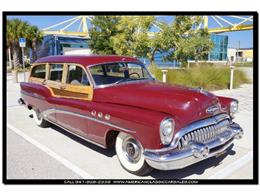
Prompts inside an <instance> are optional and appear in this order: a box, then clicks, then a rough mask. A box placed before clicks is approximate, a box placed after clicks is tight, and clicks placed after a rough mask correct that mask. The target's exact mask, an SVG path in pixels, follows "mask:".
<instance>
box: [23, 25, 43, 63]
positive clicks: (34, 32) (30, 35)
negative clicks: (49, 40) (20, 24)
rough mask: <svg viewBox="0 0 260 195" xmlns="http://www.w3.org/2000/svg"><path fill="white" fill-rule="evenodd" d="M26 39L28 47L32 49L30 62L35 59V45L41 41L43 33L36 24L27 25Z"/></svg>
mask: <svg viewBox="0 0 260 195" xmlns="http://www.w3.org/2000/svg"><path fill="white" fill-rule="evenodd" d="M26 34H27V35H26V38H27V39H28V47H30V48H31V49H32V58H31V62H34V61H35V60H37V47H38V46H39V44H41V42H42V38H43V34H42V32H41V31H40V30H39V28H38V27H37V26H29V27H28V29H27V32H26Z"/></svg>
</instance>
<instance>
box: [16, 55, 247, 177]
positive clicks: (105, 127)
mask: <svg viewBox="0 0 260 195" xmlns="http://www.w3.org/2000/svg"><path fill="white" fill-rule="evenodd" d="M71 64H72V65H71ZM73 64H75V65H76V66H77V67H76V68H75V67H74V65H73ZM111 64H116V65H115V66H114V65H113V67H110V68H109V67H106V66H105V65H109V66H111ZM118 64H126V65H122V67H121V65H120V67H119V69H120V70H116V68H118V67H117V66H119V65H118ZM132 64H133V65H132ZM136 64H137V65H140V67H138V66H137V65H136ZM39 65H42V66H43V65H44V68H42V69H41V71H42V70H43V72H44V71H45V74H44V76H39V77H41V78H34V75H33V74H35V75H36V76H37V74H38V75H41V72H40V71H38V73H35V72H36V70H35V71H34V67H36V66H39ZM99 65H103V66H102V67H101V66H100V70H99V69H97V70H93V71H92V72H91V68H92V67H95V66H96V67H97V66H99ZM45 66H46V67H45ZM130 66H133V67H134V69H133V70H135V71H139V72H138V73H137V72H133V73H131V74H130V75H131V76H128V78H127V79H129V78H130V79H129V80H131V81H129V82H128V81H126V82H120V80H117V81H116V82H114V83H112V84H111V83H109V84H106V85H103V84H99V85H97V82H96V81H97V80H95V78H94V77H97V78H102V79H103V78H105V76H106V77H107V78H108V77H109V79H107V78H106V79H105V80H106V81H107V80H109V82H110V80H113V79H115V78H118V77H117V75H119V74H121V73H122V72H123V73H122V74H124V75H129V69H130V68H129V67H130ZM79 68H82V70H83V72H84V74H85V73H86V78H87V80H88V82H89V83H88V86H86V91H88V94H85V95H86V96H84V92H85V91H84V90H85V88H83V86H79V87H78V86H76V87H74V86H73V84H72V83H73V82H74V81H72V82H71V83H70V84H68V85H67V83H68V82H67V80H68V78H69V76H70V75H69V74H71V75H72V73H73V74H74V73H75V71H76V70H78V69H79ZM102 68H103V71H105V72H104V73H102V75H101V73H100V72H101V71H102ZM121 68H123V70H122V69H121ZM140 70H142V71H143V72H142V75H145V74H144V71H145V70H146V69H145V66H144V65H142V63H141V62H140V61H139V60H137V59H136V58H131V57H126V56H51V57H46V58H42V59H39V60H38V61H37V62H36V63H35V65H34V66H33V68H32V71H34V72H31V76H30V78H29V82H24V83H21V96H22V97H21V99H20V100H19V101H20V103H21V104H25V105H26V106H27V107H28V108H29V109H32V110H34V111H35V110H37V113H36V115H34V116H36V117H37V116H38V117H42V119H43V120H44V121H48V122H50V123H53V124H56V125H58V126H60V127H62V128H64V129H65V130H68V131H70V132H71V133H73V134H75V135H77V136H79V137H81V138H83V139H86V140H88V141H90V142H93V143H95V144H97V145H99V146H102V147H104V148H107V147H110V146H113V145H114V144H115V142H116V139H117V136H118V135H119V134H120V133H121V132H122V133H124V134H127V135H129V136H131V137H132V138H133V139H134V140H136V142H138V144H137V145H140V148H141V149H142V151H141V150H140V151H141V152H139V153H140V154H139V153H138V155H139V157H138V158H139V159H140V158H141V156H142V155H143V156H144V159H145V160H144V162H145V163H148V164H149V165H150V166H151V167H154V168H156V169H163V170H168V169H177V168H183V167H186V166H188V165H190V164H193V163H195V162H198V161H200V160H203V159H206V158H208V157H211V156H214V155H217V154H218V153H221V152H223V151H224V150H226V148H227V147H228V146H230V144H231V143H232V140H233V138H240V137H241V136H242V133H243V131H242V129H241V128H240V127H239V125H238V124H236V123H234V122H232V117H233V114H234V113H232V112H235V111H233V109H237V108H236V106H237V100H234V99H231V98H226V97H219V96H215V95H213V94H212V93H209V92H206V91H204V90H202V89H201V88H196V89H194V88H188V87H183V86H177V85H176V86H173V85H169V84H165V83H162V82H159V81H156V80H154V79H153V78H152V77H151V76H150V75H146V76H147V77H144V78H140V75H141V73H140V72H141V71H140ZM55 71H56V72H58V71H61V72H59V74H61V76H60V81H59V82H57V81H54V80H51V77H52V75H51V74H54V72H55ZM66 71H67V73H65V72H66ZM69 71H71V73H68V72H69ZM80 71H81V70H80ZM126 71H128V72H127V74H125V73H126ZM93 72H94V73H93ZM81 73H82V72H81ZM81 73H80V74H78V72H77V74H78V75H80V77H81V78H82V79H81V82H82V83H83V80H84V79H83V76H82V74H83V73H82V74H81ZM55 74H56V73H55ZM64 74H65V76H64ZM109 74H115V75H116V76H114V77H110V76H108V75H109ZM147 74H149V73H147ZM57 75H58V74H57ZM57 75H54V77H55V79H56V77H58V76H57ZM133 75H137V76H136V77H134V78H132V76H133ZM43 77H44V78H43ZM65 77H66V78H65ZM66 79H67V80H66ZM102 79H101V80H102ZM49 80H50V81H49ZM103 80H104V79H103ZM82 85H83V84H82ZM84 87H85V86H84ZM66 90H67V91H66ZM82 90H83V92H82ZM76 93H80V95H75V94H76ZM81 93H82V94H81ZM84 97H87V98H84ZM234 104H235V107H234V108H233V107H232V106H233V105H234ZM37 114H38V115H37ZM169 118H170V119H171V120H173V121H174V122H173V123H168V124H167V125H173V126H171V127H170V128H173V130H172V131H173V132H170V133H172V135H171V136H172V137H171V139H170V142H169V143H166V144H165V143H163V141H162V139H164V138H162V137H161V136H162V135H161V133H162V130H161V129H160V128H161V126H160V125H162V121H164V120H165V119H169ZM212 121H213V122H212ZM223 121H225V124H224V122H223ZM220 122H223V124H222V126H221V127H219V128H218V127H217V125H218V124H219V123H220ZM167 125H166V126H167ZM212 125H213V126H214V128H215V129H212V128H211V126H212ZM194 126H195V128H194ZM166 128H167V127H165V129H166ZM168 130H169V131H170V129H168ZM196 131H197V132H196ZM229 131H230V132H229ZM165 132H166V131H165ZM225 132H229V133H226V135H224V134H225ZM163 133H164V132H163ZM163 136H164V135H163ZM169 136H170V135H169ZM185 136H186V137H185ZM167 138H168V137H166V139H167ZM221 139H222V141H221ZM216 140H217V141H219V142H218V143H215V145H214V144H213V145H214V147H213V145H212V146H211V145H210V144H209V145H207V143H211V142H212V143H213V141H215V142H217V141H216ZM185 142H187V143H186V145H185V144H184V143H185ZM128 145H129V143H128ZM128 145H127V146H126V154H127V155H128V156H129V155H130V154H131V153H130V152H131V151H132V155H137V154H136V153H135V154H134V153H133V150H131V151H130V149H133V148H134V147H130V145H129V148H128ZM132 145H133V146H135V145H134V144H132ZM220 146H223V147H221V148H218V150H217V151H214V152H213V149H214V148H216V147H220ZM134 149H135V150H137V148H134ZM211 150H212V151H211ZM129 151H130V152H129ZM180 151H185V152H186V153H187V152H188V151H189V155H188V154H187V155H186V156H185V155H184V157H181V158H180V159H185V163H183V161H180V162H179V161H178V160H176V154H177V153H178V154H179V153H180ZM176 152H177V153H176ZM167 155H168V156H169V159H167V158H168V157H167ZM174 155H175V156H174ZM179 155H180V154H179ZM191 156H192V157H191ZM166 157H167V158H166ZM191 158H192V160H191ZM177 159H178V158H177ZM187 159H188V162H187ZM119 160H120V161H121V164H122V165H123V167H124V168H126V169H127V170H128V171H130V172H133V173H136V174H139V175H141V174H143V173H140V171H139V170H131V168H128V167H127V165H125V164H124V162H122V160H121V159H120V158H119ZM134 160H136V159H134ZM133 163H137V162H133ZM138 171H139V172H138Z"/></svg>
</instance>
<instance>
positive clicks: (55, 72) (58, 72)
mask: <svg viewBox="0 0 260 195" xmlns="http://www.w3.org/2000/svg"><path fill="white" fill-rule="evenodd" d="M62 72H63V64H51V65H50V77H49V80H51V81H56V82H61V79H62Z"/></svg>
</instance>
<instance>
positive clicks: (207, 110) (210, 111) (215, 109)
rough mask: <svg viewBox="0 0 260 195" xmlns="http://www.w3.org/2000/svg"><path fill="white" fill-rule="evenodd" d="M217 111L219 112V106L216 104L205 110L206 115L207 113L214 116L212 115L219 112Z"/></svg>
mask: <svg viewBox="0 0 260 195" xmlns="http://www.w3.org/2000/svg"><path fill="white" fill-rule="evenodd" d="M219 110H220V108H219V105H218V104H216V105H213V106H210V107H208V108H207V109H206V113H208V114H214V113H216V112H217V111H219Z"/></svg>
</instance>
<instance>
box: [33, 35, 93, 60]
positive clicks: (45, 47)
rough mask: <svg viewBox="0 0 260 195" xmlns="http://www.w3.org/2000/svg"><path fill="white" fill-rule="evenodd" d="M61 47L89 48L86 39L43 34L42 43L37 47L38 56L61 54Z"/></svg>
mask: <svg viewBox="0 0 260 195" xmlns="http://www.w3.org/2000/svg"><path fill="white" fill-rule="evenodd" d="M63 48H89V46H88V40H87V39H86V38H80V37H69V36H54V35H47V36H44V37H43V41H42V45H41V47H40V48H39V49H38V57H45V56H50V55H63Z"/></svg>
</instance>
